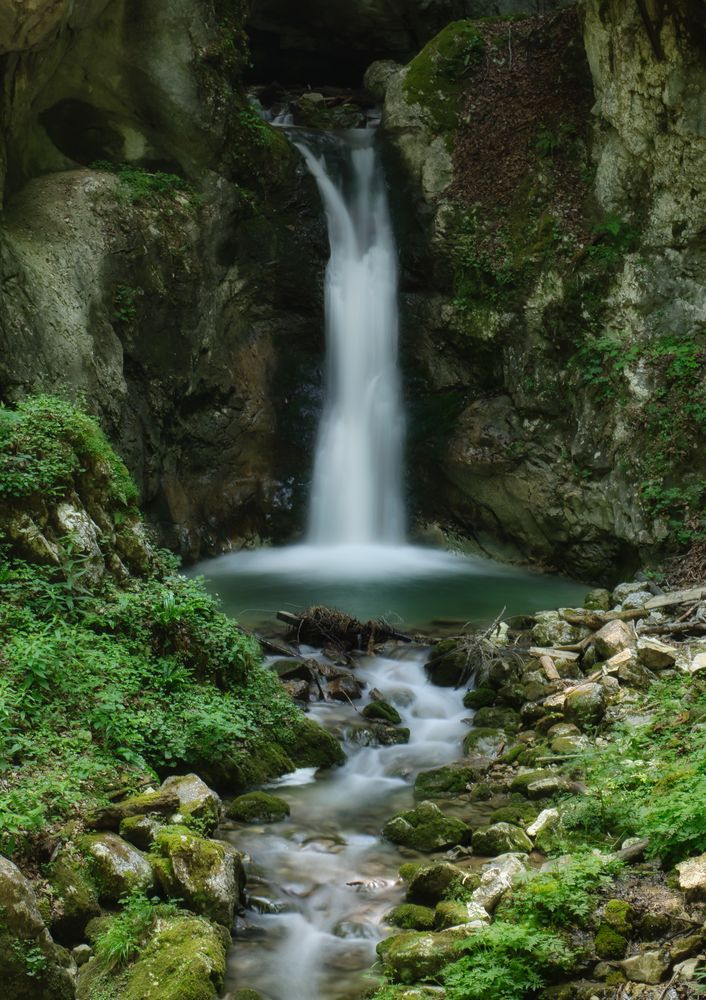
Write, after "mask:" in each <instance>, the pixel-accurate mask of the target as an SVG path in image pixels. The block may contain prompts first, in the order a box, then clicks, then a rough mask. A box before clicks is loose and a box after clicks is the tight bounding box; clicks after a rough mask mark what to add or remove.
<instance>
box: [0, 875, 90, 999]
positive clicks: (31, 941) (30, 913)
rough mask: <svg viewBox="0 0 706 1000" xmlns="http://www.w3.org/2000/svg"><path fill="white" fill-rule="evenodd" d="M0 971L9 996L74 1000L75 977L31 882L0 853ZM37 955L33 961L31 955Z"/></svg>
mask: <svg viewBox="0 0 706 1000" xmlns="http://www.w3.org/2000/svg"><path fill="white" fill-rule="evenodd" d="M0 914H1V915H2V920H1V921H0V975H1V976H2V996H3V997H5V998H6V1000H73V997H74V996H75V991H74V984H73V980H72V977H71V975H70V973H69V970H68V968H67V967H66V962H65V961H64V959H63V955H65V954H66V953H65V952H62V949H60V948H58V947H57V946H56V945H55V944H54V942H53V941H52V938H51V936H50V934H49V931H48V930H47V928H46V926H45V924H44V920H43V919H42V915H41V913H40V912H39V908H38V906H37V901H36V899H35V896H34V893H33V892H32V889H31V886H30V884H29V882H28V881H27V879H26V878H25V877H24V875H23V874H22V873H21V872H20V870H19V868H17V867H16V866H15V865H14V864H13V863H12V862H11V861H8V860H7V858H3V857H0ZM30 955H31V956H34V961H33V962H32V963H31V964H30V963H29V962H28V961H27V957H28V956H30Z"/></svg>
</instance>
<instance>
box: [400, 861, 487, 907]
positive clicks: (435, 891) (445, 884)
mask: <svg viewBox="0 0 706 1000" xmlns="http://www.w3.org/2000/svg"><path fill="white" fill-rule="evenodd" d="M478 881H479V877H478V875H476V873H475V872H472V871H466V870H465V869H463V868H459V867H458V866H457V865H452V864H449V863H448V862H445V861H440V862H439V863H438V864H433V865H420V867H419V868H418V869H417V870H416V872H415V873H414V875H413V876H412V878H411V880H410V883H409V887H408V889H407V899H409V900H410V901H411V902H414V903H421V904H423V905H424V906H434V905H436V903H438V902H439V900H441V899H442V898H443V896H444V893H445V892H446V891H447V889H448V888H449V886H451V885H453V884H454V883H456V884H458V885H459V886H461V887H463V888H464V889H466V890H469V891H472V890H473V889H475V888H477V885H478Z"/></svg>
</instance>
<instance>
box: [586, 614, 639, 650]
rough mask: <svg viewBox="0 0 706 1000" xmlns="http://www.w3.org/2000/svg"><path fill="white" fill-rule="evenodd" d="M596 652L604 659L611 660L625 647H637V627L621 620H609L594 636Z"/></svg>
mask: <svg viewBox="0 0 706 1000" xmlns="http://www.w3.org/2000/svg"><path fill="white" fill-rule="evenodd" d="M593 644H594V646H595V649H596V654H597V655H598V656H599V657H600V658H601V659H602V660H609V659H610V658H611V656H615V654H616V653H621V652H622V651H623V650H624V649H635V648H636V647H637V637H636V635H635V629H634V628H632V627H631V626H630V625H628V624H627V623H626V622H621V621H620V620H618V621H614V622H608V623H607V624H606V625H604V626H603V628H601V629H599V630H598V632H596V634H595V635H594V637H593Z"/></svg>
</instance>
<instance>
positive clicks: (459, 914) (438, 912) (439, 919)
mask: <svg viewBox="0 0 706 1000" xmlns="http://www.w3.org/2000/svg"><path fill="white" fill-rule="evenodd" d="M470 920H471V918H470V916H469V914H468V907H467V906H466V904H465V903H459V902H458V901H457V900H455V899H445V900H442V901H441V902H440V903H437V904H436V909H435V910H434V927H435V928H436V930H438V931H443V930H448V928H449V927H460V926H461V925H462V924H467V923H469V922H470Z"/></svg>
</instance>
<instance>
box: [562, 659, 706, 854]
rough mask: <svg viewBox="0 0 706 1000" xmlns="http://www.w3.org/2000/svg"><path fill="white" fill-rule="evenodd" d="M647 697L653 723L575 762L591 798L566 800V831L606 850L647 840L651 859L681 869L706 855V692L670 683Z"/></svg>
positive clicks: (694, 684) (629, 728)
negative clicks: (685, 860)
mask: <svg viewBox="0 0 706 1000" xmlns="http://www.w3.org/2000/svg"><path fill="white" fill-rule="evenodd" d="M644 698H645V702H646V703H645V704H643V706H642V710H643V711H650V712H651V713H652V714H653V718H652V720H651V721H650V722H648V723H645V724H643V725H641V726H640V725H635V724H634V722H633V723H631V724H630V725H623V726H619V727H617V728H616V729H615V730H614V732H613V733H612V738H611V741H610V742H609V743H608V745H607V746H605V747H601V749H600V750H596V751H594V750H592V751H586V752H585V753H583V754H582V755H581V756H580V757H579V758H578V760H577V761H576V762H575V764H574V766H575V768H576V771H577V773H580V774H582V775H583V776H584V778H585V781H586V783H587V785H588V792H587V794H585V795H583V796H581V797H578V798H570V799H568V800H567V801H566V803H565V806H564V809H563V813H562V816H563V818H562V825H563V827H564V829H565V830H566V831H567V832H569V833H570V834H574V835H575V834H580V835H581V836H582V837H583V838H585V839H588V840H592V841H593V842H594V843H598V844H606V843H608V844H611V845H613V844H614V843H618V842H620V841H621V840H623V839H624V838H625V837H629V836H640V837H647V838H649V841H650V843H649V847H648V854H649V855H650V856H654V857H659V858H661V859H662V860H663V861H664V862H665V863H667V864H674V863H676V862H677V861H679V860H681V859H682V858H684V857H687V856H688V855H690V854H693V853H699V852H702V851H704V850H706V731H705V730H704V728H703V726H702V725H701V724H700V723H702V721H703V719H705V718H706V688H705V687H704V684H703V682H699V681H695V680H693V679H688V680H685V679H683V678H682V677H670V678H664V679H661V680H659V681H658V682H656V683H654V684H653V685H652V687H651V689H650V692H649V695H646V696H644ZM648 699H649V700H648ZM689 699H691V701H690V702H689Z"/></svg>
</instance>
